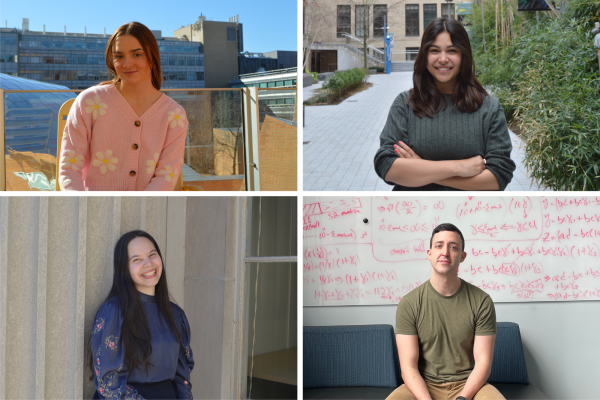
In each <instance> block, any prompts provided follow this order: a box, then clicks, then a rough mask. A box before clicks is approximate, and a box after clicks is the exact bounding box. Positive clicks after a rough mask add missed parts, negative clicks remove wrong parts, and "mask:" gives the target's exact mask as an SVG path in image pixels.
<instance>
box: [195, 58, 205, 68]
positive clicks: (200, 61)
mask: <svg viewBox="0 0 600 400" xmlns="http://www.w3.org/2000/svg"><path fill="white" fill-rule="evenodd" d="M203 66H204V58H196V67H203Z"/></svg>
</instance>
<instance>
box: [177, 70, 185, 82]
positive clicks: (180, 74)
mask: <svg viewBox="0 0 600 400" xmlns="http://www.w3.org/2000/svg"><path fill="white" fill-rule="evenodd" d="M178 80H180V81H185V72H179V73H178Z"/></svg>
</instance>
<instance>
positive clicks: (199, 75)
mask: <svg viewBox="0 0 600 400" xmlns="http://www.w3.org/2000/svg"><path fill="white" fill-rule="evenodd" d="M196 80H197V81H203V80H204V72H196Z"/></svg>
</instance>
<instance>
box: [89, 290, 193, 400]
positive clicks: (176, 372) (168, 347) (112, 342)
mask: <svg viewBox="0 0 600 400" xmlns="http://www.w3.org/2000/svg"><path fill="white" fill-rule="evenodd" d="M140 298H141V299H142V304H143V306H144V309H145V311H146V317H147V318H148V327H149V328H150V333H151V335H152V354H151V355H150V360H149V361H150V363H151V364H152V365H154V367H151V368H148V374H147V375H146V372H145V370H144V369H140V368H138V369H136V370H135V371H133V372H132V373H131V375H130V376H129V378H128V377H127V376H128V373H129V371H128V368H127V366H126V365H125V362H124V359H125V352H124V351H123V348H122V347H121V343H122V341H121V339H120V337H119V336H120V332H121V324H122V323H123V317H122V316H121V307H120V304H119V298H118V297H117V296H115V297H113V298H112V299H110V300H108V301H106V302H105V303H103V304H102V305H101V306H100V309H99V310H98V313H97V314H96V319H95V322H94V330H93V332H92V354H93V356H94V358H93V359H94V370H95V371H94V375H95V376H94V383H95V385H96V389H97V390H98V393H99V394H100V398H101V399H134V400H137V399H142V396H140V395H139V394H138V393H137V390H135V388H134V387H132V386H130V385H128V384H127V381H129V382H138V383H152V382H161V381H164V380H166V379H169V380H172V381H174V382H175V386H176V391H177V396H178V397H179V398H180V399H192V384H191V383H190V373H191V372H192V369H193V368H194V358H193V355H192V349H191V348H190V326H189V323H188V320H187V318H186V317H185V313H184V312H183V310H182V309H181V308H179V307H178V306H177V305H175V304H173V303H171V309H172V311H173V317H174V318H175V323H176V324H179V327H180V328H179V332H180V333H181V339H182V343H183V347H180V346H179V343H177V339H175V335H174V334H173V332H172V331H171V329H170V328H169V327H168V325H167V322H166V321H164V319H163V318H159V313H158V307H157V305H156V300H155V298H154V296H149V295H146V294H144V293H140Z"/></svg>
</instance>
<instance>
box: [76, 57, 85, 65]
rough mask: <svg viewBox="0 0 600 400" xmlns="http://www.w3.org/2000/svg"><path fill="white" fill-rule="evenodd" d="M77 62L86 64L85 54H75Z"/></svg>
mask: <svg viewBox="0 0 600 400" xmlns="http://www.w3.org/2000/svg"><path fill="white" fill-rule="evenodd" d="M77 64H87V56H85V55H81V56H77Z"/></svg>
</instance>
